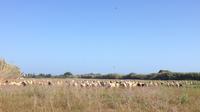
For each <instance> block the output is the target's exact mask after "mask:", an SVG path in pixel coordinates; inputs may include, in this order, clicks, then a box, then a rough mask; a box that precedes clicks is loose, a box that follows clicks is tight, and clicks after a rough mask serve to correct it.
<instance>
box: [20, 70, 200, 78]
mask: <svg viewBox="0 0 200 112" xmlns="http://www.w3.org/2000/svg"><path fill="white" fill-rule="evenodd" d="M23 77H24V78H84V79H137V80H200V72H196V73H195V72H190V73H181V72H171V71H168V70H160V71H159V72H158V73H151V74H137V73H129V74H125V75H124V74H117V73H109V74H100V73H89V74H81V75H80V74H79V75H74V74H72V73H71V72H66V73H64V74H61V75H52V74H43V73H41V74H24V75H23Z"/></svg>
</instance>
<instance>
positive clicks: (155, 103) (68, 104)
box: [0, 86, 200, 112]
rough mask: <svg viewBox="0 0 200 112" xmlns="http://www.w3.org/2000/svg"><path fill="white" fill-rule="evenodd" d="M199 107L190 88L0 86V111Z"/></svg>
mask: <svg viewBox="0 0 200 112" xmlns="http://www.w3.org/2000/svg"><path fill="white" fill-rule="evenodd" d="M199 105H200V89H199V88H193V87H192V88H186V87H183V88H168V87H144V88H142V87H135V88H132V89H128V88H107V89H106V88H74V87H66V86H26V87H22V86H19V87H16V86H2V87H0V112H200V108H199Z"/></svg>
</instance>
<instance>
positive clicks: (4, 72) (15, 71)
mask: <svg viewBox="0 0 200 112" xmlns="http://www.w3.org/2000/svg"><path fill="white" fill-rule="evenodd" d="M20 76H21V72H20V69H19V68H18V67H17V66H15V65H11V64H8V63H6V61H5V60H2V59H0V79H15V78H19V77H20Z"/></svg>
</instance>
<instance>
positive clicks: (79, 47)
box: [0, 0, 200, 74]
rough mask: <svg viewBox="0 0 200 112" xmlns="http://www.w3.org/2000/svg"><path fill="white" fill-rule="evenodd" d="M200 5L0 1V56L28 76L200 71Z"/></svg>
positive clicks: (193, 1) (128, 0)
mask: <svg viewBox="0 0 200 112" xmlns="http://www.w3.org/2000/svg"><path fill="white" fill-rule="evenodd" d="M199 6H200V1H199V0H1V1H0V57H2V58H5V59H6V60H7V61H8V62H10V63H12V64H16V65H18V66H19V67H20V68H21V69H22V71H24V72H26V73H41V72H43V73H53V74H61V73H63V72H66V71H70V72H73V73H90V72H95V73H111V72H112V73H113V72H118V73H129V72H137V73H151V72H157V71H158V70H160V69H169V70H172V71H181V72H190V71H192V72H197V71H198V72H199V71H200V51H199V50H200V7H199Z"/></svg>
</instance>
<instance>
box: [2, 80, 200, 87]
mask: <svg viewBox="0 0 200 112" xmlns="http://www.w3.org/2000/svg"><path fill="white" fill-rule="evenodd" d="M197 83H199V82H198V81H150V80H149V81H148V80H147V81H145V80H90V79H88V80H87V79H18V80H5V81H1V82H0V86H29V85H41V86H60V85H65V86H69V87H82V88H87V87H104V88H120V87H121V88H133V87H158V86H166V87H183V86H186V85H194V84H197Z"/></svg>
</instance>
